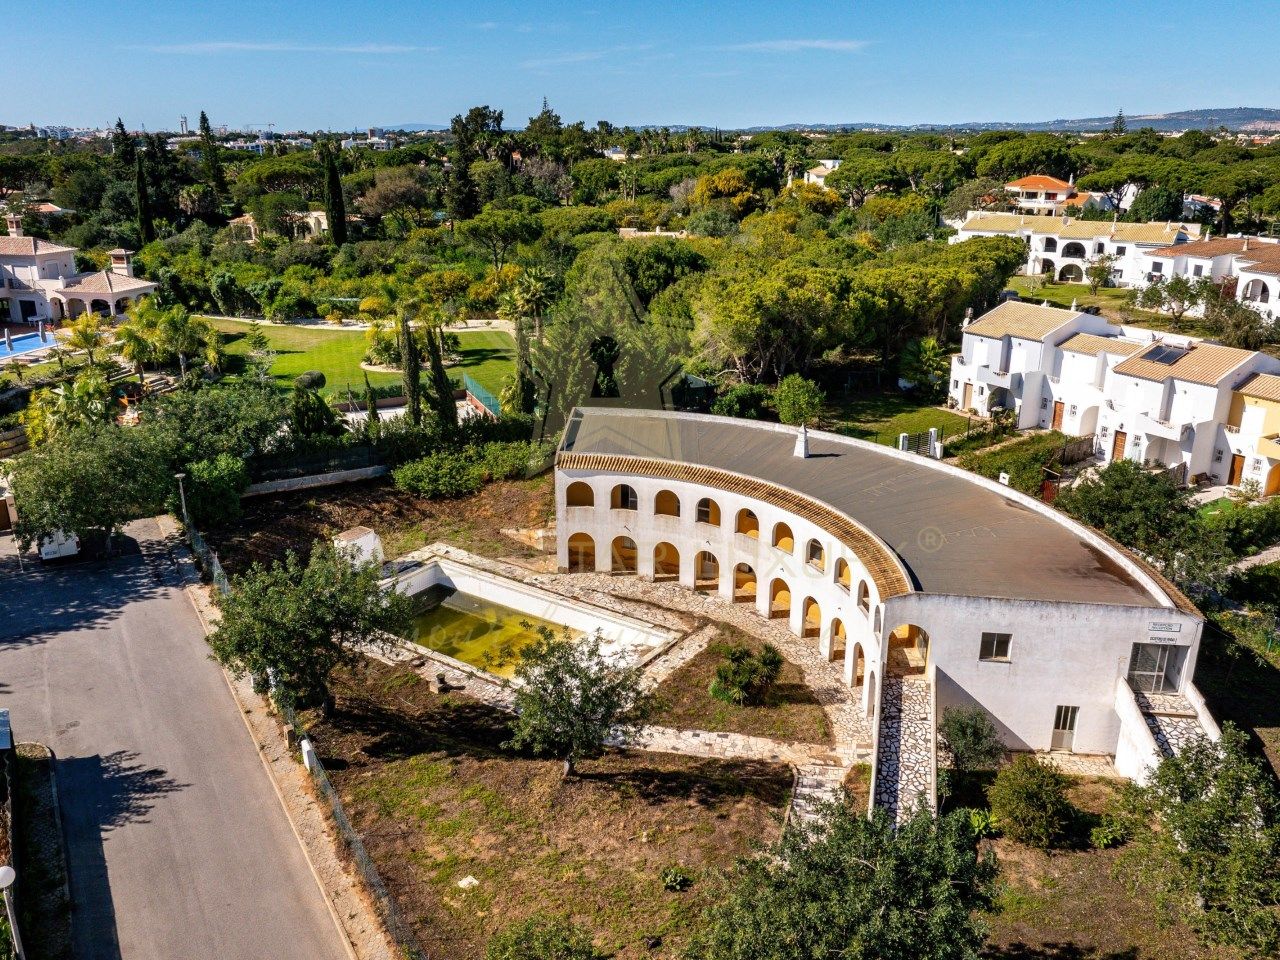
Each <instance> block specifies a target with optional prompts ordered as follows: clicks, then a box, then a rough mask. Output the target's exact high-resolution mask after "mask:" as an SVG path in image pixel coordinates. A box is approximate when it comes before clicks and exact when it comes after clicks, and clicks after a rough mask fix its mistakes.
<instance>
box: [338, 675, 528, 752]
mask: <svg viewBox="0 0 1280 960" xmlns="http://www.w3.org/2000/svg"><path fill="white" fill-rule="evenodd" d="M424 685H425V683H424ZM406 708H407V709H406V710H405V711H401V710H399V709H396V708H391V707H388V706H385V705H384V704H382V703H379V702H378V701H376V700H374V699H372V698H369V697H365V696H351V697H344V696H341V695H339V698H338V705H337V708H336V709H335V710H334V712H333V716H332V717H331V719H330V721H329V722H327V723H324V724H320V725H318V727H317V730H316V736H317V739H318V743H319V744H320V747H321V752H322V757H321V759H322V760H323V761H324V763H325V764H326V765H328V764H329V763H330V756H333V757H334V758H335V759H339V760H341V759H342V757H341V755H340V754H341V752H342V750H344V749H358V750H359V752H360V753H362V754H364V755H366V756H368V757H370V758H373V759H376V760H402V759H406V758H408V757H412V756H416V755H418V754H422V753H445V754H447V755H449V756H463V755H466V756H472V757H485V756H493V755H494V754H497V753H499V752H500V751H501V745H502V743H503V742H504V741H506V740H507V739H508V738H509V737H510V736H511V730H510V719H509V718H508V717H507V716H506V715H505V714H504V713H502V712H501V711H499V710H496V709H494V708H493V707H490V706H487V705H485V704H483V703H479V702H477V701H474V700H470V699H467V698H463V697H454V696H447V695H446V696H435V697H434V698H433V702H430V704H429V705H428V706H425V707H423V706H420V705H418V704H415V703H412V702H407V701H406ZM339 731H341V732H342V734H344V735H345V736H346V737H351V738H354V739H355V740H356V741H358V742H359V746H358V748H356V746H355V744H353V743H343V744H339V743H337V742H336V736H335V735H336V734H338V732H339ZM346 759H348V760H350V757H348V758H346Z"/></svg>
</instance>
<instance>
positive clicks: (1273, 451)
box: [1258, 433, 1280, 460]
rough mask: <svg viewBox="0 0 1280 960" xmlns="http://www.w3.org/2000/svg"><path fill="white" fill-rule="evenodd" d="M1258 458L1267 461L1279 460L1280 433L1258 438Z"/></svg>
mask: <svg viewBox="0 0 1280 960" xmlns="http://www.w3.org/2000/svg"><path fill="white" fill-rule="evenodd" d="M1258 456H1260V457H1266V458H1267V459H1268V460H1280V433H1272V434H1269V435H1268V436H1265V437H1259V438H1258Z"/></svg>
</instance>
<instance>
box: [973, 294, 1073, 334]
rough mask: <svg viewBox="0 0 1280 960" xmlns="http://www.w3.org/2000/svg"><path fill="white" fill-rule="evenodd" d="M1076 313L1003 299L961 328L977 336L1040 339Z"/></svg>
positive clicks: (1022, 301) (1023, 301)
mask: <svg viewBox="0 0 1280 960" xmlns="http://www.w3.org/2000/svg"><path fill="white" fill-rule="evenodd" d="M1076 316H1079V314H1078V313H1077V312H1075V311H1073V310H1063V309H1062V308H1060V307H1042V306H1040V305H1039V304H1035V303H1027V302H1026V301H1025V300H1006V301H1005V302H1004V303H1002V304H1000V305H999V306H998V307H996V308H995V309H993V310H988V311H987V312H986V313H984V314H983V315H982V316H981V317H979V318H978V319H977V320H975V321H973V323H971V324H969V325H968V326H967V327H965V328H964V332H965V333H972V334H975V335H977V336H980V337H1021V338H1023V339H1025V340H1043V339H1044V338H1045V337H1046V336H1048V335H1049V334H1050V333H1052V332H1053V331H1054V330H1057V329H1058V328H1059V327H1060V326H1062V325H1063V324H1064V323H1066V322H1067V321H1068V320H1070V319H1071V318H1072V317H1076Z"/></svg>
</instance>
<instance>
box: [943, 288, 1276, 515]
mask: <svg viewBox="0 0 1280 960" xmlns="http://www.w3.org/2000/svg"><path fill="white" fill-rule="evenodd" d="M1276 374H1280V361H1278V360H1276V359H1275V358H1274V357H1271V356H1268V355H1267V354H1263V353H1257V352H1255V351H1252V350H1238V349H1236V348H1234V347H1224V346H1222V345H1220V344H1216V343H1210V342H1207V341H1204V340H1199V339H1197V338H1195V337H1188V336H1179V335H1177V334H1169V333H1158V332H1156V331H1151V330H1145V329H1142V328H1140V327H1127V326H1126V327H1120V326H1116V325H1114V324H1111V323H1109V322H1108V321H1107V320H1105V319H1103V318H1102V317H1099V316H1096V315H1094V314H1089V313H1081V312H1078V311H1075V310H1063V309H1060V308H1057V307H1048V306H1037V305H1035V304H1031V303H1026V302H1024V301H1018V300H1010V301H1006V302H1004V303H1002V304H1000V305H999V306H998V307H996V308H995V309H994V310H991V311H989V312H988V313H986V314H985V315H984V316H982V317H980V318H979V319H977V320H975V321H973V322H971V323H969V324H968V325H967V326H966V327H965V328H964V332H963V334H962V338H961V349H960V352H959V353H957V354H956V355H955V356H953V357H952V360H951V384H950V391H949V395H950V397H951V399H952V401H954V403H955V405H956V406H957V407H958V408H960V409H962V410H975V411H977V412H978V413H981V414H985V413H987V412H989V411H990V410H991V409H992V408H993V407H1004V408H1007V409H1012V410H1014V411H1016V414H1017V425H1018V427H1019V428H1022V429H1026V428H1031V427H1044V428H1052V429H1055V430H1061V431H1062V432H1063V433H1066V434H1068V435H1069V436H1077V437H1082V436H1089V435H1093V436H1094V438H1095V451H1096V452H1097V454H1098V455H1099V456H1100V457H1101V459H1102V460H1103V462H1104V463H1109V462H1110V461H1111V460H1113V459H1117V458H1120V457H1126V458H1128V459H1130V460H1135V461H1137V462H1139V463H1148V462H1149V463H1155V464H1162V465H1164V466H1166V467H1171V468H1174V469H1177V470H1178V471H1179V473H1180V474H1181V476H1182V477H1183V479H1184V480H1191V481H1193V482H1194V481H1198V480H1200V479H1208V480H1210V481H1211V482H1213V483H1218V484H1227V485H1233V486H1238V485H1239V484H1240V483H1242V482H1244V481H1245V480H1250V479H1253V480H1257V481H1258V482H1259V484H1260V486H1261V487H1262V488H1263V490H1264V492H1267V493H1275V492H1280V445H1277V443H1276V439H1275V435H1276V433H1277V431H1278V430H1280V403H1278V402H1277V401H1275V400H1273V399H1271V395H1272V393H1273V392H1275V390H1274V386H1273V383H1272V381H1273V380H1275V381H1276V382H1280V379H1277V378H1276V377H1275V376H1274V375H1276ZM1259 375H1263V376H1261V377H1260V376H1259ZM1250 384H1252V386H1250ZM1246 391H1248V393H1246ZM1272 406H1276V408H1277V409H1276V410H1275V411H1272V410H1271V407H1272ZM1258 411H1261V412H1258ZM1246 414H1247V415H1246Z"/></svg>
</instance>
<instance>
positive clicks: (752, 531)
mask: <svg viewBox="0 0 1280 960" xmlns="http://www.w3.org/2000/svg"><path fill="white" fill-rule="evenodd" d="M734 529H735V530H736V531H737V532H738V533H741V534H742V535H743V536H747V537H751V538H752V539H753V540H754V539H759V537H760V521H759V520H758V519H757V518H756V515H755V514H754V513H752V512H751V511H750V510H748V509H746V508H745V507H744V508H743V509H741V510H739V511H738V523H737V525H736V526H735V527H734Z"/></svg>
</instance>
